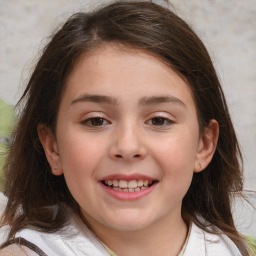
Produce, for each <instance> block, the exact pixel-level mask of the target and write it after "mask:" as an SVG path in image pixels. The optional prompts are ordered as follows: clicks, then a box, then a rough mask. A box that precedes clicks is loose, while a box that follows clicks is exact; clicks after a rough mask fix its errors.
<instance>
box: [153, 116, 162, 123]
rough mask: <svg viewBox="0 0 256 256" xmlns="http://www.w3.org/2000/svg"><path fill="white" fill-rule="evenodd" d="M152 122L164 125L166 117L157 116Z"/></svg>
mask: <svg viewBox="0 0 256 256" xmlns="http://www.w3.org/2000/svg"><path fill="white" fill-rule="evenodd" d="M152 124H153V125H163V124H164V119H163V118H162V117H155V118H153V119H152Z"/></svg>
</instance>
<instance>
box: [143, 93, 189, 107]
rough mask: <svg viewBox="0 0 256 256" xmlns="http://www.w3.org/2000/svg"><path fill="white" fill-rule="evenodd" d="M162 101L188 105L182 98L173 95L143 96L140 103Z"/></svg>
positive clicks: (158, 102) (147, 103)
mask: <svg viewBox="0 0 256 256" xmlns="http://www.w3.org/2000/svg"><path fill="white" fill-rule="evenodd" d="M160 103H175V104H178V105H181V106H183V107H186V104H185V103H184V102H183V101H182V100H180V99H178V98H176V97H174V96H171V95H168V96H151V97H143V98H141V99H140V101H139V104H140V105H154V104H160Z"/></svg>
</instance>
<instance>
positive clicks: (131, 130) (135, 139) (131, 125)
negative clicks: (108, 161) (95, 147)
mask: <svg viewBox="0 0 256 256" xmlns="http://www.w3.org/2000/svg"><path fill="white" fill-rule="evenodd" d="M145 154H146V150H145V145H144V143H143V136H142V134H141V129H140V127H139V125H138V124H137V123H136V122H135V121H134V122H125V123H122V124H121V125H119V126H118V127H117V129H116V131H115V139H114V141H113V144H112V150H111V155H112V157H114V158H123V159H130V160H131V159H141V158H143V157H144V156H145Z"/></svg>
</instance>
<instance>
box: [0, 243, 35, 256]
mask: <svg viewBox="0 0 256 256" xmlns="http://www.w3.org/2000/svg"><path fill="white" fill-rule="evenodd" d="M36 255H37V254H35V253H34V252H33V251H31V250H30V249H28V248H26V247H25V246H22V245H17V244H12V245H9V246H7V247H5V248H3V249H1V250H0V256H36Z"/></svg>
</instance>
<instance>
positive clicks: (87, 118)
mask: <svg viewBox="0 0 256 256" xmlns="http://www.w3.org/2000/svg"><path fill="white" fill-rule="evenodd" d="M96 118H100V119H103V120H104V121H105V122H107V124H111V121H110V120H109V118H108V117H106V115H105V114H104V113H101V112H90V113H87V114H86V115H83V117H82V118H81V121H80V123H81V124H82V125H86V123H87V122H89V121H90V120H93V119H96ZM104 125H106V124H103V125H100V126H104ZM87 126H88V127H97V126H94V125H87ZM100 126H98V127H100Z"/></svg>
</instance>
